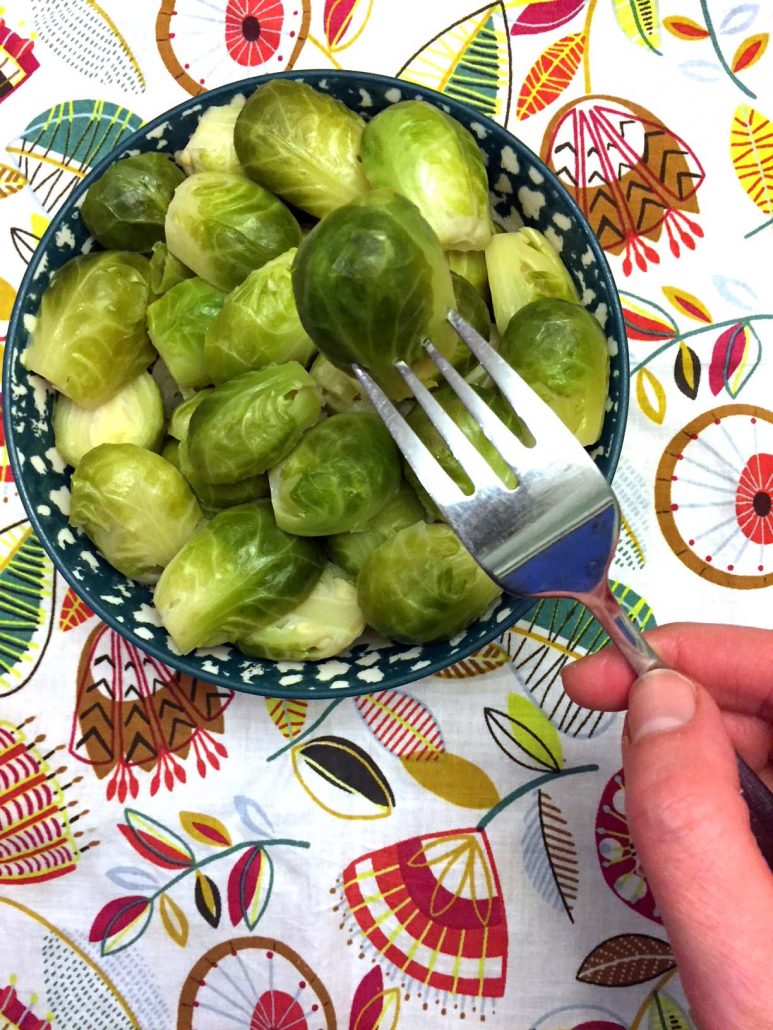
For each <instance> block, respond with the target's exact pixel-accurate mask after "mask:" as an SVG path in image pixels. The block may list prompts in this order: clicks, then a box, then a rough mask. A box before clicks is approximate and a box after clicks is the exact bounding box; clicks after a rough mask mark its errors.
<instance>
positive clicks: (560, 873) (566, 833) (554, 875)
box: [523, 790, 580, 923]
mask: <svg viewBox="0 0 773 1030" xmlns="http://www.w3.org/2000/svg"><path fill="white" fill-rule="evenodd" d="M525 826H526V832H525V834H524V838H523V861H524V865H525V867H526V872H527V873H528V875H529V878H530V879H531V881H532V883H533V884H534V886H535V888H536V890H537V893H538V894H539V895H540V896H541V897H543V898H544V899H545V900H546V901H547V902H549V904H551V905H553V907H554V908H558V909H560V908H561V907H562V906H563V908H564V910H565V912H566V914H567V916H568V917H569V920H570V922H572V923H573V922H574V915H573V906H574V903H575V901H576V900H577V888H578V885H579V879H580V866H579V863H578V861H577V847H576V845H575V843H574V838H573V836H572V834H571V831H570V830H569V827H568V825H567V822H566V819H564V817H563V815H562V813H561V809H560V808H559V807H558V806H557V805H556V804H555V802H554V801H553V799H552V798H551V797H550V795H549V794H546V793H545V791H543V790H538V791H537V796H536V797H535V798H534V800H533V802H532V805H531V807H530V808H529V809H528V811H527V813H526V819H525Z"/></svg>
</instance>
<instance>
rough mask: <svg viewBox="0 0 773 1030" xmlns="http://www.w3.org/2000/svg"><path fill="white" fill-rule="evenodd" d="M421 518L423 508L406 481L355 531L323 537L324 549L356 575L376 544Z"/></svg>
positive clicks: (345, 568) (422, 518) (343, 567)
mask: <svg viewBox="0 0 773 1030" xmlns="http://www.w3.org/2000/svg"><path fill="white" fill-rule="evenodd" d="M423 521H424V508H423V507H422V505H421V501H420V500H419V498H418V497H417V496H416V494H415V492H414V491H413V489H412V488H411V487H410V486H409V485H408V483H401V484H400V489H399V490H398V491H397V493H396V494H395V495H394V497H391V498H390V499H389V500H388V501H387V502H386V504H385V505H384V507H383V508H382V509H381V510H380V511H378V512H376V514H375V515H374V516H373V518H372V519H371V520H370V522H368V524H367V525H366V526H365V527H364V529H361V530H360V531H359V532H358V533H337V534H335V535H334V536H329V537H328V538H327V540H326V544H327V552H328V554H329V555H330V557H331V558H332V560H333V561H334V562H335V563H336V564H337V565H340V566H341V568H342V569H344V570H345V571H346V572H348V573H349V574H350V575H352V576H356V575H357V573H358V572H359V571H360V569H361V568H362V566H363V565H364V564H365V560H366V558H368V557H369V556H370V555H371V554H372V553H373V551H375V550H376V548H377V547H380V545H381V544H383V543H384V541H385V540H388V539H389V537H390V536H393V535H394V534H395V533H397V532H398V531H399V530H401V529H405V528H406V527H407V526H412V525H413V524H414V523H415V522H423Z"/></svg>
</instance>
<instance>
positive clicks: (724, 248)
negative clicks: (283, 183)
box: [0, 0, 773, 1030]
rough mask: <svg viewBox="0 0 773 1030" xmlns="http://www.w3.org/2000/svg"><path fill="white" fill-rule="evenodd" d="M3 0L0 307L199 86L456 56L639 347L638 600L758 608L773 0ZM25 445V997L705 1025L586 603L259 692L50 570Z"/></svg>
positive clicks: (281, 1015)
mask: <svg viewBox="0 0 773 1030" xmlns="http://www.w3.org/2000/svg"><path fill="white" fill-rule="evenodd" d="M0 17H1V18H2V20H0V129H1V131H0V146H2V147H3V148H4V149H2V150H0V198H2V202H1V203H0V239H2V245H1V246H0V309H1V310H0V317H1V318H3V319H7V318H8V316H9V314H10V309H11V306H12V303H13V299H14V295H15V289H16V287H17V285H18V283H19V281H20V278H21V276H22V274H23V271H24V267H25V264H26V263H27V262H28V261H29V259H30V256H31V254H32V252H33V250H34V247H35V245H36V243H37V241H38V239H39V238H40V236H41V234H42V232H43V231H44V229H45V226H46V224H47V222H48V220H49V219H50V218H51V216H52V214H53V213H54V212H55V211H56V209H57V207H58V206H59V205H60V204H61V203H62V201H63V199H64V198H65V197H66V196H67V194H68V191H69V190H70V189H71V188H72V187H73V185H74V184H75V183H76V182H77V181H79V179H80V178H81V177H82V176H83V175H84V174H85V172H86V171H87V170H88V168H89V167H90V166H91V165H93V163H94V162H95V161H96V160H97V159H98V157H99V156H101V155H102V154H104V153H105V152H107V150H109V149H110V148H111V147H112V146H114V145H115V144H116V143H117V142H118V141H119V140H120V138H121V137H122V136H123V135H124V134H126V133H128V132H129V131H131V130H133V129H134V128H136V127H137V126H139V125H140V124H141V123H142V122H143V121H144V120H147V119H149V118H150V117H152V116H153V115H155V114H157V113H159V112H160V111H162V110H164V109H166V108H167V107H169V106H171V105H173V104H174V103H176V102H179V101H181V100H183V99H184V98H185V97H186V96H187V94H188V93H190V92H195V91H197V90H201V89H204V88H208V87H210V86H214V85H217V84H219V83H222V82H225V81H229V80H233V79H238V78H242V77H244V76H245V75H249V74H253V73H254V74H257V73H260V72H264V71H272V70H280V69H282V68H289V67H291V66H292V65H294V66H295V67H298V68H307V67H308V68H311V67H330V68H337V67H346V68H359V69H366V70H370V71H377V72H382V73H387V74H396V75H400V76H401V77H403V78H405V79H406V80H411V81H415V82H420V83H423V84H425V85H429V86H432V87H434V88H436V89H438V90H440V91H441V92H446V93H448V94H449V95H453V96H455V97H457V98H460V99H462V100H465V101H467V102H468V103H470V104H472V105H473V106H475V107H477V108H478V109H480V110H481V112H483V113H486V114H490V115H491V116H492V117H494V118H496V119H497V120H498V121H500V122H502V123H504V124H506V125H507V126H508V127H509V128H510V130H511V131H512V132H514V133H515V134H517V135H518V136H520V137H521V138H522V139H523V140H524V141H525V142H526V143H527V144H528V145H530V146H531V147H532V149H533V150H535V151H536V152H538V153H540V154H541V156H542V157H543V159H544V160H545V161H547V163H548V164H549V165H550V166H551V167H552V168H553V169H554V170H555V171H556V173H557V174H558V175H559V177H560V178H561V180H562V182H563V183H564V184H565V185H566V186H567V188H568V189H569V190H570V192H571V193H572V194H573V195H574V196H575V197H576V199H577V201H578V203H579V204H580V206H581V207H582V209H583V210H584V211H585V212H586V214H587V216H588V217H589V219H590V221H591V224H592V225H593V228H594V229H595V231H596V232H597V234H598V236H599V238H600V240H601V242H602V245H603V246H604V248H605V250H606V252H607V254H608V257H609V260H610V263H611V266H612V269H613V272H614V274H615V277H616V280H617V284H618V287H619V289H620V292H621V297H622V301H623V305H624V308H625V313H626V322H627V326H628V335H629V342H630V354H631V383H630V385H631V406H630V417H629V426H628V432H627V437H626V442H625V448H624V452H623V457H622V460H621V463H620V468H619V471H618V473H617V475H616V477H615V487H616V490H617V492H618V494H619V496H620V500H621V504H622V508H623V513H624V520H623V532H622V538H621V543H620V547H619V551H618V553H617V556H616V558H615V561H614V564H613V567H612V577H613V580H614V589H615V591H616V593H617V594H618V596H619V597H620V598H621V600H622V602H623V604H624V605H625V607H626V609H627V610H628V612H629V614H630V616H631V617H632V618H635V619H636V620H637V621H638V622H639V623H640V624H641V625H643V626H645V627H646V626H652V625H654V624H655V621H656V619H657V621H658V622H660V623H662V622H667V621H671V620H675V619H684V618H687V619H694V620H717V621H723V622H730V623H750V624H757V625H765V624H766V623H769V621H770V615H769V606H770V599H771V597H770V590H769V589H766V588H768V587H769V584H770V583H771V580H772V578H773V547H771V542H772V541H773V527H772V526H771V511H770V509H771V501H770V498H771V484H772V483H773V412H772V411H771V410H770V407H771V405H770V381H771V380H770V376H771V371H772V370H773V359H771V355H770V353H769V351H770V346H771V343H773V337H772V336H771V319H773V300H772V299H771V291H770V274H771V273H770V269H771V259H773V246H772V242H773V125H772V124H771V120H770V119H773V65H772V64H771V61H772V60H773V58H771V55H770V54H768V53H767V52H766V49H767V46H768V41H769V33H770V31H771V28H773V6H772V5H770V4H769V3H763V2H759V3H750V2H745V3H739V2H735V0H673V2H672V0H659V2H658V0H545V2H541V3H529V4H526V5H524V4H522V3H518V4H516V3H508V2H495V3H484V4H481V3H480V0H442V2H441V0H434V2H433V0H425V2H424V3H416V2H411V0H162V2H160V3H159V2H158V0H132V2H131V3H127V2H126V0H123V2H122V0H100V2H97V0H26V2H24V0H14V2H8V3H6V4H5V5H4V6H3V7H2V8H0ZM6 324H7V323H6V322H3V323H2V325H0V329H4V327H5V325H6ZM0 480H1V481H2V482H1V483H0V489H1V492H2V503H1V504H0V527H1V528H2V531H1V532H0V557H1V563H0V608H1V609H2V618H1V619H0V926H1V927H2V931H1V932H0V1023H2V1024H3V1025H5V1026H13V1027H20V1028H23V1030H37V1028H43V1027H45V1028H49V1027H56V1028H62V1030H64V1028H70V1027H72V1028H78V1030H85V1028H95V1030H113V1028H115V1030H118V1028H123V1027H142V1028H143V1030H164V1028H167V1027H175V1026H177V1027H181V1028H182V1027H189V1026H196V1027H200V1026H207V1027H218V1028H220V1027H222V1028H227V1027H249V1028H251V1030H269V1028H276V1030H278V1028H280V1027H281V1028H287V1030H289V1028H291V1027H292V1028H293V1030H303V1028H308V1030H325V1028H332V1027H346V1026H348V1027H351V1028H357V1030H373V1028H376V1027H378V1028H380V1030H387V1028H390V1027H400V1028H401V1030H403V1028H411V1030H414V1028H415V1030H427V1028H429V1027H443V1026H450V1025H457V1024H458V1023H459V1022H460V1021H462V1020H465V1021H466V1022H472V1023H475V1024H478V1023H486V1024H487V1025H491V1026H493V1027H502V1028H505V1027H506V1028H508V1030H530V1028H539V1030H559V1028H562V1030H567V1028H570V1030H575V1028H579V1027H582V1028H583V1030H622V1028H626V1030H666V1028H668V1030H686V1028H689V1027H692V1025H693V1024H692V1021H691V1018H690V1014H689V1007H688V1004H687V1002H686V1000H685V997H684V994H683V993H682V990H681V988H680V985H679V980H678V975H677V972H676V970H675V967H674V961H673V957H672V954H671V950H670V948H669V945H668V941H667V936H666V933H665V931H664V929H663V926H662V924H661V920H660V916H659V913H658V908H657V903H656V901H655V899H654V898H653V897H652V895H651V893H650V891H649V889H648V886H647V883H646V880H645V878H644V877H643V875H642V871H641V869H640V866H639V863H638V860H637V855H636V850H635V848H634V845H633V843H632V841H631V839H630V836H629V834H628V830H627V826H626V816H625V785H624V781H623V777H622V775H621V769H620V764H621V763H620V753H619V734H620V720H621V717H620V716H618V715H616V716H612V715H604V714H599V713H593V712H589V711H585V710H582V709H580V708H578V707H577V706H576V705H574V704H573V703H572V702H571V701H570V700H569V699H568V698H567V697H566V696H565V694H564V693H563V691H562V687H561V682H560V678H559V673H560V670H561V669H562V667H563V666H564V665H565V663H566V662H568V661H572V660H573V659H574V658H576V657H577V656H578V655H582V654H584V653H586V652H589V651H593V650H596V649H598V648H599V647H600V646H601V645H602V644H603V643H604V642H605V639H606V638H605V636H604V634H603V632H602V631H601V629H600V627H599V626H598V625H597V624H596V623H595V622H594V620H593V619H591V618H590V617H589V616H588V615H587V614H586V613H585V612H584V611H583V610H582V609H581V608H579V607H578V606H577V605H575V604H572V603H570V602H568V601H560V602H556V601H543V602H541V603H540V604H538V605H537V606H536V607H535V608H534V609H533V610H532V611H531V613H530V614H529V615H528V616H527V617H525V618H523V619H521V620H520V621H519V622H518V623H517V625H514V626H512V627H510V628H508V629H507V630H506V632H504V633H503V634H502V636H501V637H500V638H499V639H498V640H496V641H495V642H494V643H493V644H491V645H489V646H488V647H486V648H485V649H484V650H483V651H481V652H480V653H478V654H476V655H474V656H472V657H470V658H468V659H466V660H464V661H462V662H460V663H459V664H458V665H456V666H454V667H452V668H451V669H449V670H447V671H446V672H444V673H443V674H441V675H438V676H434V677H431V678H428V679H425V680H422V681H419V682H416V683H413V684H411V685H410V686H408V687H405V688H401V689H400V690H394V691H386V692H383V693H374V694H371V695H368V696H365V697H362V698H359V699H344V700H339V701H334V702H332V703H325V702H324V701H319V702H310V703H307V702H303V701H292V700H288V699H286V698H276V699H269V700H265V702H264V700H263V699H260V698H256V697H251V696H240V695H236V694H232V693H231V692H230V691H226V690H222V689H218V688H216V687H213V686H210V685H208V684H205V683H201V682H196V681H192V680H190V679H189V678H187V677H185V676H181V675H178V674H174V673H173V672H172V671H171V670H162V671H161V672H159V671H158V670H156V671H155V672H152V673H151V672H148V668H147V666H146V665H144V664H143V662H142V659H141V656H140V655H139V654H138V652H136V651H134V650H132V649H131V648H129V647H128V646H127V645H126V644H125V643H124V642H122V640H121V639H120V638H119V637H117V636H116V635H115V634H114V633H113V632H112V631H111V630H110V629H108V628H107V627H106V626H104V625H102V624H100V623H99V622H98V621H97V620H96V618H95V617H94V616H93V615H92V613H91V612H90V611H89V610H88V608H87V607H86V606H85V605H84V604H83V603H82V602H81V601H80V600H79V599H78V598H77V597H76V596H75V595H74V594H73V592H72V591H71V590H70V589H68V588H67V586H66V584H64V582H63V581H62V580H61V579H60V578H59V577H58V576H57V575H56V574H55V573H54V571H53V569H52V566H51V564H50V562H49V560H48V558H47V557H46V556H45V554H44V552H43V551H42V549H41V547H40V545H39V544H38V542H37V541H36V539H35V536H34V535H33V534H32V532H31V530H30V527H29V525H28V523H27V522H26V520H25V515H24V511H23V509H22V507H21V505H20V502H19V499H18V496H17V494H16V491H15V489H14V485H13V482H12V477H11V475H10V472H9V469H8V464H7V460H6V457H5V455H4V454H3V459H2V464H1V465H0ZM766 602H767V605H768V611H766V608H765V605H766ZM674 860H675V861H678V860H679V856H678V855H677V854H675V855H674ZM700 875H701V870H700V869H699V868H696V869H695V876H696V877H700Z"/></svg>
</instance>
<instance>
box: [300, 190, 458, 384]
mask: <svg viewBox="0 0 773 1030" xmlns="http://www.w3.org/2000/svg"><path fill="white" fill-rule="evenodd" d="M293 287H294V289H295V302H296V304H297V305H298V313H299V314H300V316H301V322H303V325H304V326H305V328H306V331H307V333H308V334H309V336H310V337H311V338H312V340H313V341H314V343H315V344H316V345H317V347H318V348H319V350H320V351H322V353H323V354H324V355H325V356H326V357H327V358H328V359H329V360H330V361H332V362H333V364H334V365H337V366H338V367H339V368H342V369H344V370H345V371H347V372H348V371H349V370H350V365H351V363H352V362H353V361H358V362H359V363H360V364H361V365H363V366H364V367H365V368H367V369H368V370H369V371H370V372H372V373H373V375H374V376H375V377H376V378H377V379H378V380H379V381H380V383H381V385H382V386H383V387H384V389H385V390H387V392H388V393H389V394H390V396H392V397H394V398H396V399H400V398H402V397H406V396H408V389H407V387H406V385H405V383H404V381H403V379H402V377H401V376H400V375H399V374H398V373H397V372H396V371H395V369H394V367H393V366H394V363H395V361H397V360H398V359H399V358H402V359H403V360H404V361H406V362H407V363H408V364H409V365H412V366H413V367H414V368H415V370H416V371H417V372H418V373H419V374H420V375H423V376H427V377H430V376H432V375H434V373H435V368H434V365H433V364H432V362H431V361H430V360H429V358H428V357H426V355H425V354H424V351H423V349H422V345H421V342H422V340H423V338H424V337H425V336H429V337H430V338H431V339H432V340H433V341H434V343H435V344H436V346H437V347H438V349H439V350H441V351H442V352H443V353H445V354H448V353H450V352H452V350H453V347H454V345H455V343H454V341H455V339H456V337H455V335H454V333H453V331H452V330H451V327H450V326H449V325H448V323H447V322H446V316H447V314H448V311H449V310H450V309H451V308H452V307H453V306H454V289H453V285H452V283H451V273H450V271H449V268H448V262H447V261H446V258H445V254H444V252H443V249H442V247H441V246H440V244H439V243H438V240H437V237H436V236H435V234H434V233H433V231H432V229H431V228H430V227H429V225H428V224H427V222H426V221H425V220H424V219H423V218H422V216H421V214H420V213H419V210H418V208H417V207H416V206H415V205H414V204H412V203H411V202H410V201H409V200H406V199H405V198H404V197H399V196H398V195H397V194H396V193H389V192H388V191H386V190H380V191H378V192H373V193H367V194H365V196H364V197H362V198H360V199H359V200H356V201H354V202H353V203H351V204H347V205H346V206H345V207H341V208H339V209H338V210H337V211H334V212H333V213H332V214H330V215H328V216H327V218H325V219H324V220H323V221H322V222H320V223H319V225H317V226H316V227H315V228H314V229H312V231H311V232H310V233H309V235H308V236H307V237H306V238H305V239H304V240H303V242H302V243H301V245H300V247H299V248H298V254H297V256H296V258H295V264H294V266H293Z"/></svg>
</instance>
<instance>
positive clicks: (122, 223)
mask: <svg viewBox="0 0 773 1030" xmlns="http://www.w3.org/2000/svg"><path fill="white" fill-rule="evenodd" d="M183 178H184V176H183V173H182V172H181V171H180V169H179V168H178V167H177V165H176V164H175V163H174V161H173V160H172V159H171V157H169V155H168V154H158V153H153V152H151V153H148V154H134V155H133V156H132V157H124V158H122V159H121V160H120V161H116V162H115V164H112V165H110V167H109V168H108V169H107V171H106V172H104V174H103V175H101V176H100V177H99V178H98V179H97V181H96V182H95V183H94V185H93V186H91V187H90V188H89V189H88V191H87V193H86V196H85V197H84V199H83V203H82V204H81V215H82V216H83V221H84V223H85V225H86V228H87V229H88V230H89V232H90V233H91V235H92V236H95V237H96V238H97V240H98V241H99V242H100V243H101V244H102V246H103V247H108V248H110V249H112V250H136V251H139V252H141V253H142V252H145V251H150V250H151V249H152V248H153V244H154V243H158V242H159V241H160V240H163V238H164V218H165V217H166V209H167V208H168V207H169V202H170V200H171V199H172V194H173V193H174V191H175V189H176V188H177V187H178V186H179V185H180V183H181V182H182V181H183Z"/></svg>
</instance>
